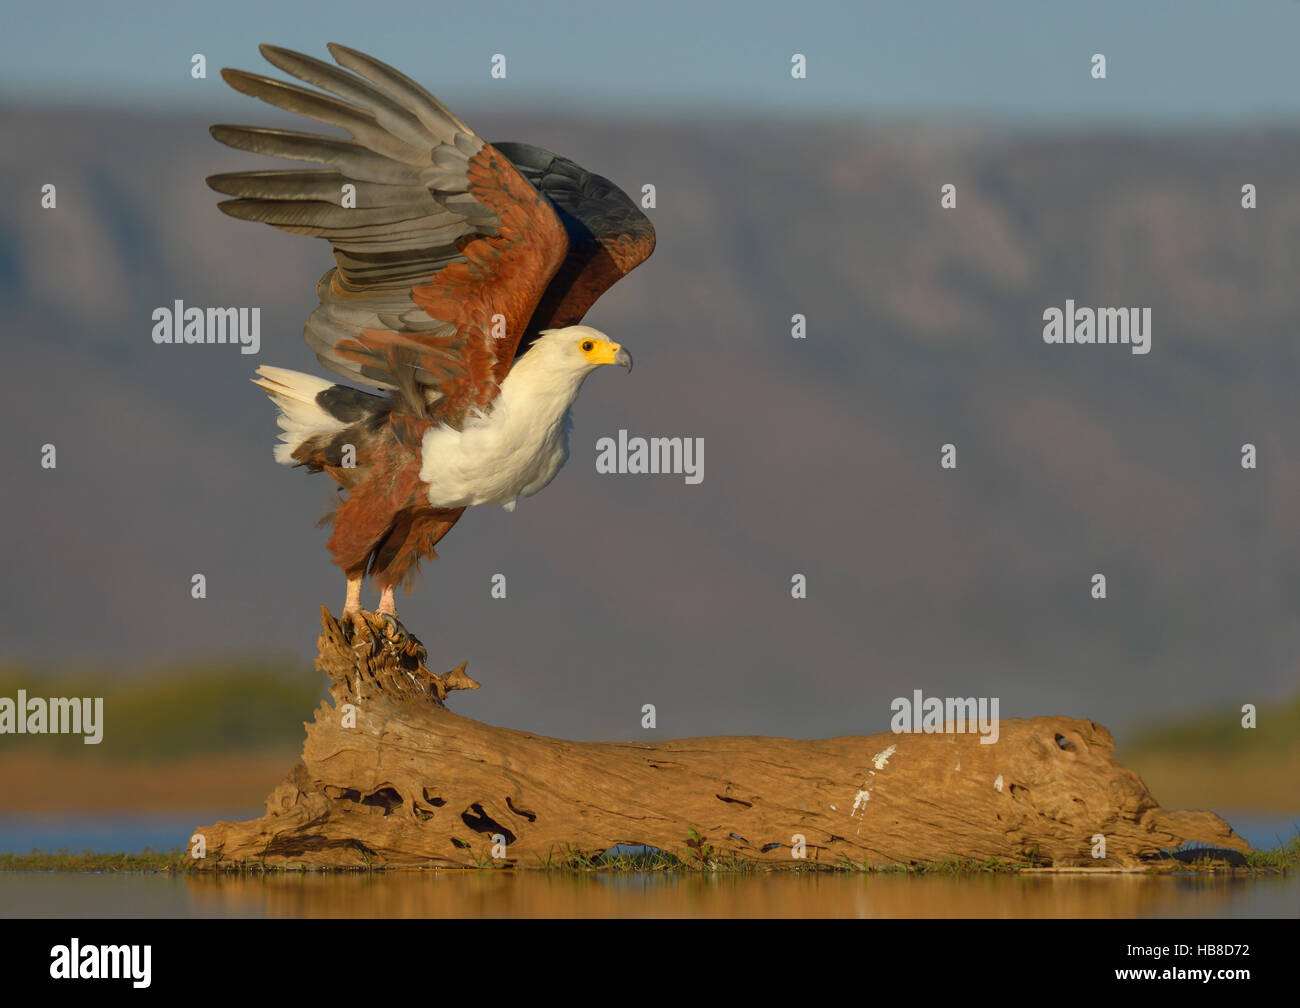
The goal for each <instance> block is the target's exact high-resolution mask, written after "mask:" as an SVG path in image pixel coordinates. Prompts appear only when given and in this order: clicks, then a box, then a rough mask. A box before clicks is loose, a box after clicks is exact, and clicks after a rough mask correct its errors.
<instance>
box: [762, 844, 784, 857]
mask: <svg viewBox="0 0 1300 1008" xmlns="http://www.w3.org/2000/svg"><path fill="white" fill-rule="evenodd" d="M784 846H785V844H783V843H770V844H764V845H763V847H762V850H763V853H764V854H766V853H767V852H768V851H773V850H776V849H777V848H778V847H784Z"/></svg>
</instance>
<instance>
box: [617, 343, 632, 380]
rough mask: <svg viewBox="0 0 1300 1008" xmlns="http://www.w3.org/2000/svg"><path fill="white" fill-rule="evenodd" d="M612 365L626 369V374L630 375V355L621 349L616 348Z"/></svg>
mask: <svg viewBox="0 0 1300 1008" xmlns="http://www.w3.org/2000/svg"><path fill="white" fill-rule="evenodd" d="M614 363H615V364H619V365H622V366H623V367H625V368H627V373H628V374H631V373H632V355H631V354H630V353H628V352H627V351H626V350H624V349H623V348H622V347H619V348H618V353H616V354H615V355H614Z"/></svg>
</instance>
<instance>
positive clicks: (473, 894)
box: [0, 870, 1300, 919]
mask: <svg viewBox="0 0 1300 1008" xmlns="http://www.w3.org/2000/svg"><path fill="white" fill-rule="evenodd" d="M1298 914H1300V878H1298V877H1296V876H1291V877H1289V878H1281V877H1276V876H1267V877H1250V878H1227V877H1222V876H1220V877H1214V876H1208V875H1195V876H1193V875H1182V876H1173V877H1169V876H1131V875H1122V876H1116V875H1107V876H1087V877H1082V876H1078V875H1067V876H1060V875H1056V876H1043V875H1031V876H1025V875H986V876H979V875H977V876H961V877H954V876H894V875H867V876H863V875H838V874H836V875H829V874H816V875H813V874H802V875H795V874H790V873H767V874H759V875H712V876H709V875H694V874H689V875H678V874H674V875H666V874H662V873H655V874H647V873H636V874H617V875H616V874H610V873H602V874H595V875H559V874H549V873H548V874H543V873H541V872H510V871H492V872H479V871H464V870H441V871H419V872H393V873H387V874H375V875H326V876H321V875H287V876H268V877H265V878H259V877H248V878H239V877H229V876H197V877H196V876H191V875H183V876H169V875H160V874H133V873H131V874H96V873H65V872H4V873H0V917H23V918H27V917H36V918H41V917H54V918H86V919H102V918H121V917H144V918H151V917H165V918H175V917H292V918H301V917H385V918H388V917H980V918H984V917H1005V918H1021V917H1039V918H1063V917H1064V918H1073V917H1132V918H1163V917H1191V918H1215V919H1228V918H1239V917H1246V918H1257V917H1272V918H1277V917H1292V918H1294V917H1296V916H1297V915H1298Z"/></svg>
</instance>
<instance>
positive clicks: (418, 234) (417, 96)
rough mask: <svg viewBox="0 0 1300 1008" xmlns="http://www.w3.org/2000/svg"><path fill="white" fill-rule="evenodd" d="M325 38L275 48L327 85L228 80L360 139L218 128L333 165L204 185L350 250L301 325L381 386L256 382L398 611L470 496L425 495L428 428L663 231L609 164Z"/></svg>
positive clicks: (574, 314)
mask: <svg viewBox="0 0 1300 1008" xmlns="http://www.w3.org/2000/svg"><path fill="white" fill-rule="evenodd" d="M329 49H330V52H331V54H332V55H333V56H334V58H335V60H336V61H337V62H338V64H339V66H337V67H336V66H333V65H331V64H329V63H326V62H324V61H321V60H317V59H314V58H312V57H309V56H304V55H301V54H299V53H294V52H291V51H289V50H286V49H280V48H278V47H274V46H265V45H264V46H262V47H261V52H262V54H263V55H264V56H265V57H266V59H267V60H268V61H269V62H271V63H272V64H274V65H275V66H276V67H278V68H280V69H281V70H283V71H285V72H287V73H289V74H292V75H293V76H294V77H296V78H298V79H299V80H301V81H303V82H305V83H307V84H311V85H315V86H316V87H317V88H320V89H322V90H320V91H316V90H311V89H309V88H305V87H301V86H299V85H297V84H290V83H286V82H283V81H277V80H273V79H271V78H268V77H263V76H260V75H257V74H251V73H245V72H243V71H238V70H223V71H222V76H223V77H224V78H225V80H226V81H227V82H228V83H229V84H230V85H231V86H232V87H234V88H235V89H236V90H239V91H241V92H243V93H245V94H248V95H252V96H253V97H256V98H260V99H262V100H263V101H266V102H269V103H270V104H273V105H277V106H279V107H280V108H283V109H287V110H289V111H292V112H297V113H300V114H302V115H304V116H308V117H310V118H312V119H315V120H317V121H319V122H322V123H326V124H329V125H333V126H337V127H340V128H342V129H344V130H346V131H347V132H348V134H349V135H350V137H351V139H350V140H347V139H342V138H338V137H330V136H324V135H318V134H310V133H296V132H293V131H288V130H276V129H259V128H253V127H242V126H214V127H213V128H212V134H213V136H214V137H215V138H216V139H218V140H220V141H221V142H222V143H225V144H227V145H229V146H231V147H236V148H239V149H241V150H247V151H253V152H256V153H263V154H269V155H273V156H277V157H286V158H293V159H296V160H300V161H307V162H314V163H318V164H321V165H324V166H326V167H325V168H323V169H322V170H313V171H303V170H287V171H246V172H233V173H227V174H222V175H214V176H211V177H210V178H209V179H208V184H209V185H210V186H211V187H212V188H213V189H215V190H217V191H218V192H220V193H223V194H226V195H228V196H232V197H234V198H233V199H230V200H226V201H224V202H222V203H221V204H220V207H221V209H222V210H223V211H225V212H226V213H227V214H229V215H231V216H233V217H238V218H241V219H244V220H254V221H262V222H265V223H268V224H271V225H273V226H275V227H278V228H281V229H283V230H286V231H294V232H297V233H300V234H307V235H312V236H316V237H322V238H325V239H326V240H328V241H329V242H330V245H331V246H332V248H333V251H334V259H335V264H336V265H335V266H334V268H333V269H331V270H329V272H327V273H326V274H325V275H324V276H323V277H322V278H321V280H320V283H319V284H318V285H317V295H318V298H319V300H320V305H319V307H317V308H316V309H315V310H314V311H313V312H312V313H311V316H310V318H309V319H308V322H307V325H306V328H305V330H304V336H305V338H306V340H307V343H308V345H309V346H310V347H311V348H312V349H313V350H314V351H315V352H316V356H317V359H318V360H319V361H320V362H321V363H322V364H324V365H325V366H326V367H328V368H330V369H331V370H333V371H335V372H336V373H338V374H341V375H343V376H344V377H346V378H348V379H351V380H352V381H354V382H356V383H358V384H361V385H370V386H373V387H376V388H378V389H379V390H380V394H372V393H368V392H363V391H360V390H358V389H354V388H350V387H347V386H342V385H330V386H328V387H325V385H326V383H317V382H316V380H315V379H312V378H310V376H302V375H295V373H294V372H285V371H281V370H279V369H274V368H262V369H259V374H262V375H263V378H262V380H261V381H259V384H261V385H262V386H263V387H264V388H266V389H267V391H269V392H271V393H272V396H273V397H275V398H277V401H279V402H281V406H282V409H283V410H284V411H285V415H286V417H287V418H288V419H287V420H282V424H281V426H282V427H284V428H285V430H286V431H287V432H289V434H287V435H286V436H284V437H283V438H282V440H286V446H285V447H284V448H282V449H281V451H284V452H286V456H287V457H286V456H281V455H279V454H277V457H279V458H281V460H282V461H290V460H292V461H293V462H295V463H297V464H299V465H303V466H306V467H307V468H308V469H309V470H311V471H313V472H322V471H323V472H326V473H328V474H329V475H330V476H331V477H332V478H333V479H334V480H335V481H336V482H337V483H338V484H339V485H340V487H341V488H342V490H343V492H344V493H345V494H346V499H344V500H343V501H342V502H341V503H340V505H339V506H338V508H336V509H335V511H334V512H333V513H332V514H331V515H330V516H329V518H328V520H329V521H331V522H332V524H333V534H332V536H331V538H330V541H329V549H330V552H331V553H332V555H333V558H334V562H335V563H336V564H338V565H339V566H340V567H341V568H342V569H343V570H344V572H345V573H346V574H347V577H348V581H349V606H353V605H354V603H355V601H356V597H357V596H356V595H355V592H356V591H358V590H359V588H358V587H357V586H358V585H359V581H360V578H362V577H363V576H364V575H365V574H367V573H368V574H370V575H371V576H372V577H373V578H374V580H375V582H376V584H377V585H378V586H379V587H380V588H381V589H383V590H384V598H385V605H381V609H384V608H388V609H391V598H392V588H393V586H394V585H396V584H399V583H405V584H407V586H408V587H409V584H410V581H411V578H412V577H413V575H414V573H415V571H416V566H417V564H418V562H419V560H420V559H421V558H423V557H429V558H432V557H434V556H435V555H436V554H435V552H434V546H435V545H436V544H437V542H438V541H439V540H440V539H441V538H442V537H443V536H444V535H445V534H446V533H447V532H448V531H449V530H450V529H451V527H452V526H453V525H454V524H455V523H456V520H457V519H458V518H459V517H460V515H461V514H462V512H463V511H464V508H463V507H455V508H439V507H434V506H432V505H431V504H430V500H429V487H428V485H427V484H425V483H424V482H423V481H422V480H421V478H420V470H421V446H422V443H423V438H424V435H425V434H426V432H428V431H429V430H430V428H431V427H433V426H435V425H446V426H447V427H449V428H452V429H455V430H460V429H461V428H462V426H463V425H464V424H465V422H466V421H467V419H468V418H470V417H471V416H476V415H479V414H480V413H481V412H482V411H484V410H485V409H487V408H488V407H490V406H491V404H492V402H493V400H494V399H495V398H496V396H497V394H498V391H499V389H500V387H501V383H502V382H503V381H504V379H505V378H506V376H507V375H508V374H509V372H510V370H511V368H512V366H513V364H514V362H515V359H516V354H517V352H518V353H522V352H523V351H524V350H526V348H527V347H528V346H529V345H530V344H531V343H532V342H533V341H534V340H535V339H536V338H537V336H538V333H540V332H541V331H542V330H546V329H555V328H562V327H566V326H570V325H575V324H577V323H578V322H580V321H581V319H582V318H583V316H584V315H585V314H586V312H587V310H588V309H589V308H590V307H591V305H592V304H593V303H594V302H595V301H596V299H597V298H599V297H600V295H601V294H603V293H604V292H605V291H606V290H607V289H608V288H609V287H610V286H611V285H613V284H614V283H615V282H616V281H617V280H618V279H619V278H620V277H622V276H624V275H625V274H626V273H627V272H629V271H630V270H632V269H633V268H635V267H636V266H637V265H638V264H639V263H641V262H642V261H644V260H645V259H646V257H648V256H649V255H650V253H651V251H653V249H654V229H653V227H652V226H651V224H650V222H649V221H648V220H647V219H646V217H645V216H644V215H643V214H642V213H641V212H640V210H639V209H637V207H636V206H635V205H634V204H633V203H632V201H631V200H630V199H629V198H628V197H627V195H626V194H625V193H623V192H622V190H620V189H619V188H618V187H617V186H615V185H614V184H613V183H611V182H609V181H608V180H607V179H604V178H601V177H600V176H597V175H593V174H591V173H590V172H587V171H585V170H584V169H582V168H580V167H578V166H577V165H576V164H574V163H573V162H572V161H569V160H567V159H565V158H562V157H559V156H558V155H555V154H552V153H551V152H549V151H545V150H542V149H541V148H537V147H532V146H530V145H528V144H518V143H503V144H499V145H496V146H494V145H492V144H488V143H485V142H484V141H483V140H482V139H481V138H480V137H479V136H478V135H477V134H475V133H474V131H473V130H471V129H470V128H469V127H468V126H467V125H465V123H463V122H462V121H461V120H460V119H459V118H457V117H456V116H455V115H454V114H453V113H452V112H451V111H450V110H449V109H447V108H446V107H445V106H443V105H442V104H441V103H440V102H439V101H438V100H437V99H436V98H434V97H433V96H432V95H431V94H429V93H428V92H427V91H425V90H424V89H423V88H421V87H420V86H419V85H418V84H416V83H415V82H414V81H412V80H411V79H410V78H408V77H406V76H405V75H403V74H401V73H399V72H398V71H396V70H394V69H393V68H391V67H389V66H386V65H385V64H383V63H380V62H379V61H378V60H375V59H373V58H372V57H369V56H366V55H364V54H362V53H359V52H357V51H355V50H352V49H348V48H345V47H343V46H339V45H330V47H329ZM349 194H352V196H353V197H354V200H355V203H354V205H351V206H349V205H347V202H346V201H347V198H348V195H349ZM613 346H614V347H615V348H617V345H616V344H614V345H613ZM286 402H288V408H287V409H286V407H285V403H286ZM313 410H314V411H316V412H318V413H319V414H320V416H321V417H322V418H323V419H322V421H321V423H320V424H318V426H317V428H310V429H305V428H303V426H302V425H303V424H304V423H305V422H306V421H303V420H299V419H294V417H293V416H291V414H294V413H295V411H296V412H297V413H298V414H304V411H306V413H310V414H311V415H312V416H315V415H316V413H314V412H312V411H313ZM304 415H305V414H304ZM308 426H310V425H308ZM299 433H301V435H302V436H301V437H300V438H299V439H298V440H294V438H295V437H297V436H298V434H299ZM290 435H292V437H291V436H290ZM348 446H352V449H353V450H354V452H355V466H354V467H350V466H349V465H348V464H347V462H348V459H347V454H346V453H347V451H348Z"/></svg>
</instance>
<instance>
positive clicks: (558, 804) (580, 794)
mask: <svg viewBox="0 0 1300 1008" xmlns="http://www.w3.org/2000/svg"><path fill="white" fill-rule="evenodd" d="M322 627H323V629H322V633H321V637H320V654H319V658H318V663H317V667H318V668H320V669H321V670H322V671H323V672H325V673H326V674H327V675H328V676H329V679H330V684H331V686H330V693H331V696H332V699H333V702H332V703H328V702H322V704H321V706H320V708H319V709H318V710H317V711H316V716H315V720H314V721H313V722H312V723H310V724H308V725H307V726H306V728H307V739H306V742H305V744H304V746H303V754H302V762H301V763H299V764H298V765H297V766H295V767H294V768H293V769H292V770H291V771H290V773H289V775H288V777H287V778H286V779H285V781H284V782H283V783H282V784H281V785H280V786H279V787H277V788H276V789H275V791H274V792H273V793H272V794H271V796H270V797H269V798H268V799H267V811H266V815H265V816H264V817H263V818H261V819H258V820H255V821H253V822H246V823H217V824H216V825H213V826H206V827H200V828H199V829H198V830H197V831H196V832H198V833H201V834H203V836H204V841H205V845H206V855H207V856H206V857H205V858H204V859H203V860H202V861H200V862H199V864H200V865H201V866H202V867H207V868H221V867H232V866H234V865H235V864H238V863H239V862H241V861H246V860H254V861H264V862H265V863H266V864H268V865H279V866H296V865H299V864H303V865H307V866H311V867H319V866H356V867H362V866H366V865H371V866H386V867H413V866H433V865H460V866H465V865H473V864H484V863H487V862H488V861H489V860H490V859H491V856H492V848H493V842H494V841H493V837H494V835H495V836H499V837H504V839H505V842H506V844H505V848H504V851H505V861H506V862H507V863H509V864H514V865H516V866H519V867H536V866H540V865H542V864H543V863H545V862H546V861H547V859H548V857H555V856H557V855H560V854H561V853H563V852H565V851H566V850H568V849H575V850H578V851H581V852H583V853H585V854H588V855H591V854H596V853H599V852H601V851H604V850H607V849H608V848H610V847H612V846H614V845H616V844H645V845H649V846H652V847H657V848H660V849H662V850H665V851H669V852H672V853H675V854H679V855H681V856H683V857H685V858H687V859H688V860H696V859H699V858H701V857H706V858H712V857H726V855H727V854H728V853H734V854H737V855H739V856H742V857H745V858H751V859H755V860H758V861H763V862H769V863H771V864H786V865H790V864H807V863H809V862H815V863H820V864H823V865H828V866H829V865H836V864H840V863H842V862H843V861H844V860H846V859H847V860H849V861H852V862H853V863H855V864H858V865H862V864H863V863H864V862H865V863H866V864H870V865H887V864H899V863H903V864H911V863H927V862H936V861H945V860H949V859H953V858H963V859H977V860H981V861H983V860H987V859H990V858H997V859H1004V860H1006V861H1011V862H1017V863H1020V862H1025V861H1027V860H1029V859H1031V858H1032V859H1033V860H1034V863H1036V864H1038V865H1050V866H1058V867H1059V866H1072V865H1079V866H1096V867H1108V868H1115V867H1126V866H1133V865H1137V864H1140V863H1141V862H1142V861H1143V860H1145V859H1149V858H1153V857H1157V856H1159V854H1160V852H1161V851H1162V850H1169V849H1172V848H1174V847H1176V846H1178V845H1179V844H1180V843H1184V842H1199V843H1204V844H1207V845H1210V846H1214V847H1220V848H1230V849H1235V850H1242V851H1244V850H1249V846H1248V845H1247V844H1246V842H1245V841H1244V840H1243V839H1242V838H1241V837H1239V836H1237V835H1236V834H1235V833H1234V832H1233V831H1232V829H1231V827H1229V826H1228V824H1227V823H1226V822H1224V821H1223V820H1222V819H1220V818H1219V817H1218V816H1216V815H1213V814H1212V813H1209V812H1171V811H1165V810H1164V809H1161V808H1160V807H1159V806H1158V805H1157V804H1156V802H1155V800H1154V799H1153V798H1152V797H1151V795H1150V793H1149V792H1148V791H1147V789H1146V787H1145V786H1144V785H1143V784H1142V781H1141V780H1139V779H1138V776H1137V775H1136V774H1135V773H1133V772H1132V771H1131V770H1127V769H1125V768H1124V767H1122V766H1120V765H1119V764H1118V763H1116V762H1115V759H1114V748H1115V745H1114V741H1113V739H1112V738H1111V736H1110V733H1109V732H1108V731H1107V730H1106V729H1105V728H1103V727H1101V726H1100V725H1097V724H1094V723H1093V722H1091V721H1082V720H1076V719H1073V718H1065V717H1037V718H1030V719H1014V720H1004V721H1002V722H1001V731H1000V735H999V738H998V741H997V742H996V743H994V744H991V745H985V744H981V743H980V741H979V737H978V736H977V735H973V734H934V735H892V734H878V735H867V736H845V737H841V738H831V739H820V740H815V741H801V740H796V739H783V738H760V737H743V738H742V737H734V738H733V737H719V738H697V739H678V740H675V741H671V742H656V743H649V744H643V743H616V742H569V741H565V740H562V739H552V738H546V737H544V736H540V735H533V734H530V733H528V732H522V731H515V730H512V729H509V728H495V727H492V726H491V725H486V724H482V723H480V722H477V721H473V720H470V719H468V718H464V717H460V716H459V715H457V714H454V713H452V712H451V711H450V710H448V709H447V708H446V706H445V705H444V703H443V701H444V700H445V698H446V695H447V693H448V691H449V690H453V689H466V688H476V687H477V685H478V684H477V683H474V681H473V680H471V679H469V677H468V676H467V675H465V671H464V666H463V665H462V666H460V667H459V668H458V669H456V670H454V671H453V672H450V673H447V674H445V675H442V676H436V675H433V674H432V673H430V672H428V670H427V669H425V668H424V666H423V662H422V659H423V657H424V652H423V649H422V648H421V647H420V646H419V644H418V642H416V641H414V640H412V639H405V640H394V639H392V638H391V636H390V634H391V627H390V626H386V625H385V623H384V622H383V621H382V620H381V619H380V618H378V617H375V616H373V615H371V614H363V616H362V618H361V619H360V620H359V621H357V622H355V623H350V624H349V623H340V622H338V621H336V620H334V619H333V618H332V617H331V616H330V614H329V612H328V611H323V612H322ZM349 705H350V706H349ZM692 831H694V832H695V833H696V834H698V836H699V837H700V838H701V840H700V841H698V842H696V841H695V840H693V839H691V840H689V841H688V838H689V837H691V834H692ZM1097 834H1102V835H1103V836H1104V837H1105V843H1106V857H1105V859H1102V860H1098V859H1094V858H1093V857H1092V851H1093V848H1094V844H1095V841H1094V839H1093V838H1094V836H1095V835H1097ZM798 837H802V838H803V839H804V850H805V853H806V860H805V861H797V860H795V858H794V857H793V854H792V852H793V850H794V845H795V844H797V843H798ZM498 849H499V848H498ZM708 849H711V850H708Z"/></svg>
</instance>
